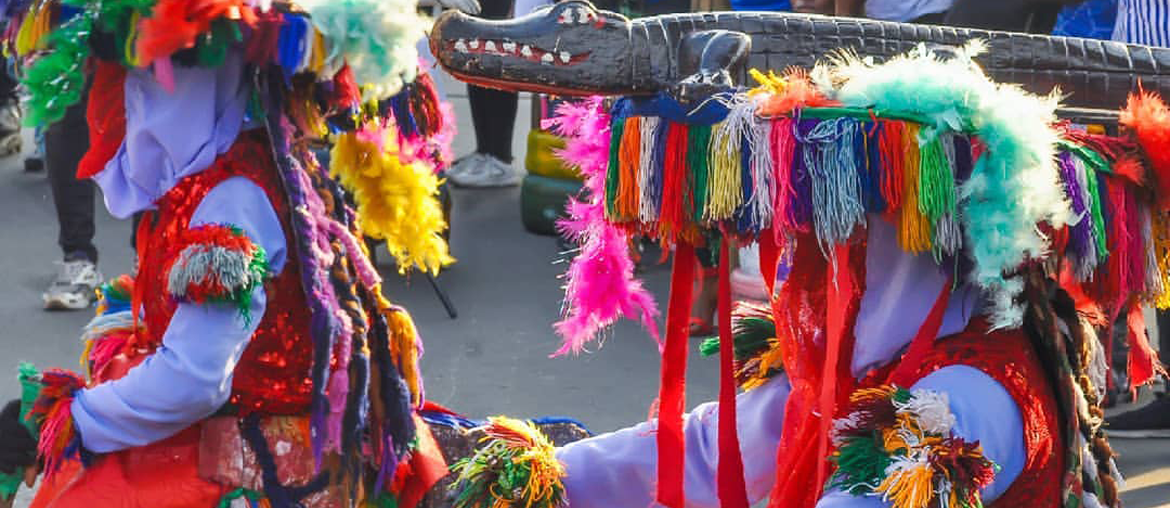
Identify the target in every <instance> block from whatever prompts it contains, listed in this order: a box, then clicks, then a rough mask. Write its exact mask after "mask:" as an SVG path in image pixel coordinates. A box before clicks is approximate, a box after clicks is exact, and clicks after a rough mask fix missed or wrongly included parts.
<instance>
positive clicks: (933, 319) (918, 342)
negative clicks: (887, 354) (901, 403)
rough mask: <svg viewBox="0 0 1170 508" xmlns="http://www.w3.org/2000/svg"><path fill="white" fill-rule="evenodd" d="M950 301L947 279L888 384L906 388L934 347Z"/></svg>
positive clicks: (948, 279)
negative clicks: (915, 371)
mask: <svg viewBox="0 0 1170 508" xmlns="http://www.w3.org/2000/svg"><path fill="white" fill-rule="evenodd" d="M950 299H951V278H950V277H947V283H946V284H943V288H942V291H940V292H939V294H938V298H936V299H935V300H934V306H933V307H931V308H930V314H927V315H926V321H923V322H922V326H921V327H919V328H918V333H917V334H916V335H914V340H912V341H910V347H909V348H907V349H906V354H905V355H902V360H901V361H900V362H899V363H898V367H897V368H896V369H895V370H894V373H893V374H890V384H895V385H898V386H901V387H903V388H907V386H906V385H907V384H908V383H909V381H910V376H912V375H914V370H915V369H917V368H918V366H919V365H922V361H923V360H924V359H926V355H927V354H928V353H930V350H931V349H932V348H933V347H934V339H935V338H936V337H938V331H939V330H941V329H942V322H943V316H945V315H946V313H947V302H949V301H950Z"/></svg>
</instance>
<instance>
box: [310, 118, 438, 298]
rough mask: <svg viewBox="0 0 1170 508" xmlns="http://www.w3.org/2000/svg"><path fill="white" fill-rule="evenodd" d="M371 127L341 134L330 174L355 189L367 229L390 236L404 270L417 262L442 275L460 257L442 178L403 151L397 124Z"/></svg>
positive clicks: (376, 235) (390, 244) (368, 233)
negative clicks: (446, 214)
mask: <svg viewBox="0 0 1170 508" xmlns="http://www.w3.org/2000/svg"><path fill="white" fill-rule="evenodd" d="M366 129H367V130H365V131H364V133H346V134H343V135H341V136H339V137H338V138H337V143H336V144H335V145H334V146H333V153H332V164H331V167H330V174H331V175H332V176H334V177H336V178H339V179H340V181H341V184H342V185H344V186H345V187H346V188H347V189H349V190H350V191H351V192H353V195H354V200H355V201H356V202H357V208H358V225H359V226H360V228H361V230H362V233H364V234H365V235H366V236H369V237H372V238H376V239H381V240H386V248H387V250H389V251H390V255H392V256H394V258H395V259H397V260H398V271H399V273H406V271H407V270H408V269H410V267H412V266H416V267H418V268H419V269H421V270H424V271H426V272H430V273H431V274H435V275H437V274H438V272H439V269H440V268H442V267H443V266H446V265H449V264H451V263H453V262H454V261H455V258H453V257H451V254H450V252H449V251H448V247H447V242H446V240H444V239H443V236H442V233H443V231H444V230H446V229H447V222H446V220H445V219H444V218H443V209H442V206H440V204H439V200H438V195H439V184H440V180H439V178H438V177H437V176H436V175H435V173H434V171H433V169H432V168H431V167H430V166H428V165H427V164H425V163H422V162H417V161H416V162H404V161H403V160H402V159H401V158H400V157H399V155H400V154H399V147H398V138H397V132H396V130H397V129H396V128H395V127H394V126H393V125H390V126H384V127H383V126H367V127H366ZM363 137H365V138H367V139H362V138H363ZM370 137H373V138H375V139H378V140H381V144H382V147H383V148H382V149H381V150H379V147H378V145H376V144H375V143H374V142H373V141H370V140H368V138H370Z"/></svg>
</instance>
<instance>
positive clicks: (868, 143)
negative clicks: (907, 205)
mask: <svg viewBox="0 0 1170 508" xmlns="http://www.w3.org/2000/svg"><path fill="white" fill-rule="evenodd" d="M859 127H860V129H861V132H859V133H858V134H859V135H858V136H857V142H856V144H855V145H854V148H855V150H856V151H857V155H856V158H857V160H858V161H865V169H864V170H862V171H861V174H862V175H863V176H862V181H861V186H862V195H863V196H865V209H866V210H868V211H870V212H873V213H884V212H885V211H886V206H887V205H886V198H884V197H882V154H881V150H880V145H879V143H880V141H879V140H880V139H881V130H882V127H881V123H879V122H863V123H861V124H860V126H859Z"/></svg>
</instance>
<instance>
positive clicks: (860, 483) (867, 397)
mask: <svg viewBox="0 0 1170 508" xmlns="http://www.w3.org/2000/svg"><path fill="white" fill-rule="evenodd" d="M954 426H955V416H954V415H953V414H951V410H950V407H949V405H948V402H947V397H946V394H944V393H940V392H934V391H931V390H913V391H910V390H905V389H902V388H898V387H896V386H882V387H878V388H869V389H862V390H858V391H856V392H854V393H853V395H852V396H850V399H849V406H848V410H847V411H846V413H845V416H844V417H841V418H838V419H836V420H834V421H833V445H834V447H836V449H837V450H836V452H834V453H833V455H832V456H831V457H830V460H831V461H833V463H834V464H836V466H837V469H836V471H835V472H834V474H833V477H832V480H831V486H832V487H834V488H839V489H841V490H842V491H845V492H848V493H850V494H853V495H855V496H872V497H880V498H881V499H882V501H884V502H887V503H890V504H891V506H893V508H928V507H931V506H949V507H951V508H981V507H982V506H983V500H982V497H981V494H980V489H982V488H983V487H986V486H987V485H990V484H991V481H992V480H993V479H994V478H995V469H996V468H995V464H994V463H992V462H991V461H990V460H988V459H987V458H986V457H984V456H983V451H982V449H981V448H980V446H979V443H968V442H966V441H964V440H963V439H962V438H958V437H955V436H953V435H951V430H952V428H953V427H954Z"/></svg>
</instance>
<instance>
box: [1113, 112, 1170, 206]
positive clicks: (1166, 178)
mask: <svg viewBox="0 0 1170 508" xmlns="http://www.w3.org/2000/svg"><path fill="white" fill-rule="evenodd" d="M1120 121H1121V124H1122V125H1124V126H1126V127H1129V128H1130V129H1132V130H1133V132H1134V134H1136V136H1137V139H1138V142H1139V143H1141V145H1142V149H1143V150H1144V151H1145V153H1146V157H1147V158H1149V161H1150V166H1151V168H1152V169H1153V171H1154V180H1155V182H1156V183H1157V192H1158V204H1159V206H1160V207H1161V208H1162V209H1163V210H1165V209H1170V108H1168V107H1167V106H1166V103H1165V102H1163V100H1162V98H1161V97H1159V96H1158V94H1156V93H1153V92H1146V91H1144V90H1140V89H1139V91H1138V93H1136V94H1132V95H1130V96H1129V101H1128V102H1127V104H1126V105H1125V109H1123V110H1121V118H1120Z"/></svg>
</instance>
